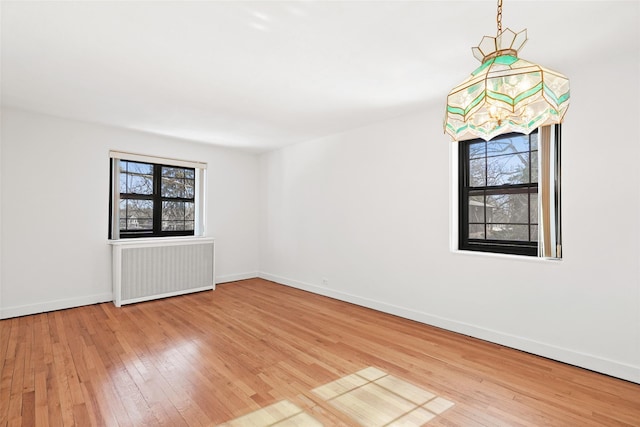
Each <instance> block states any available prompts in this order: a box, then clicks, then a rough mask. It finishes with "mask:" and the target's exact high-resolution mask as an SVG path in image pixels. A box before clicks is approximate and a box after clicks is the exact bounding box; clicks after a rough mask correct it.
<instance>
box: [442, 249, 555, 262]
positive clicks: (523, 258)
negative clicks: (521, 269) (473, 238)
mask: <svg viewBox="0 0 640 427" xmlns="http://www.w3.org/2000/svg"><path fill="white" fill-rule="evenodd" d="M451 253H453V254H454V255H466V256H472V257H490V258H500V259H511V260H516V261H527V262H543V263H548V262H552V263H556V262H562V258H540V257H537V256H527V255H511V254H500V253H495V252H482V251H465V250H460V249H452V250H451Z"/></svg>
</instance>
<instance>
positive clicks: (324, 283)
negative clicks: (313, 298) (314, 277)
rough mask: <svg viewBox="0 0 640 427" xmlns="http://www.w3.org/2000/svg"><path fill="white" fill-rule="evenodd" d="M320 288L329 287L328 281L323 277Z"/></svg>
mask: <svg viewBox="0 0 640 427" xmlns="http://www.w3.org/2000/svg"><path fill="white" fill-rule="evenodd" d="M322 286H329V279H327V278H325V277H323V278H322Z"/></svg>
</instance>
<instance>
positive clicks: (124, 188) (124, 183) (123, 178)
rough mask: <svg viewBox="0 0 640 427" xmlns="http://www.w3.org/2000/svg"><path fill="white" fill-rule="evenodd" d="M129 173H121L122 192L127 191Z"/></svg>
mask: <svg viewBox="0 0 640 427" xmlns="http://www.w3.org/2000/svg"><path fill="white" fill-rule="evenodd" d="M127 176H128V175H127V174H123V173H121V174H120V194H122V193H126V192H127Z"/></svg>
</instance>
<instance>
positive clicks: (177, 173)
mask: <svg viewBox="0 0 640 427" xmlns="http://www.w3.org/2000/svg"><path fill="white" fill-rule="evenodd" d="M162 176H167V177H172V178H184V169H183V168H171V167H166V166H163V167H162Z"/></svg>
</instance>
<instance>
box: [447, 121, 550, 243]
mask: <svg viewBox="0 0 640 427" xmlns="http://www.w3.org/2000/svg"><path fill="white" fill-rule="evenodd" d="M537 132H538V131H537V129H536V130H535V131H533V132H531V133H530V134H528V135H525V134H522V133H509V134H505V135H499V136H497V137H495V138H493V139H491V140H490V141H496V140H499V139H507V138H513V137H514V136H526V137H528V138H529V158H530V160H529V161H530V162H531V152H532V150H531V136H532V135H534V134H537ZM479 142H484V140H483V139H472V140H466V141H459V143H458V249H459V250H466V251H478V252H489V253H501V254H508V255H524V256H537V255H538V241H537V239H536V241H531V240H529V241H518V240H498V239H487V238H486V233H487V231H486V227H487V223H488V222H489V221H488V220H487V217H488V216H487V214H486V205H485V212H484V215H483V222H484V224H485V238H484V239H474V238H470V237H469V196H470V195H471V196H473V195H474V194H475V195H480V194H482V195H484V196H485V200H486V196H488V195H496V194H528V195H529V200H530V195H531V194H537V193H538V182H537V180H536V182H531V179H529V182H528V183H523V184H503V185H498V186H489V185H487V183H486V182H485V185H484V186H475V187H471V186H470V182H469V181H470V156H469V149H470V147H471V145H473V144H476V143H479ZM487 157H489V156H487V152H486V151H485V162H486V159H487ZM529 173H530V174H531V169H530V170H529ZM530 176H531V175H530ZM529 203H530V201H529ZM527 215H528V226H529V239H531V227H532V224H533V223H532V222H531V212H530V209H528V213H527ZM535 225H536V226H538V224H537V223H535Z"/></svg>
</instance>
